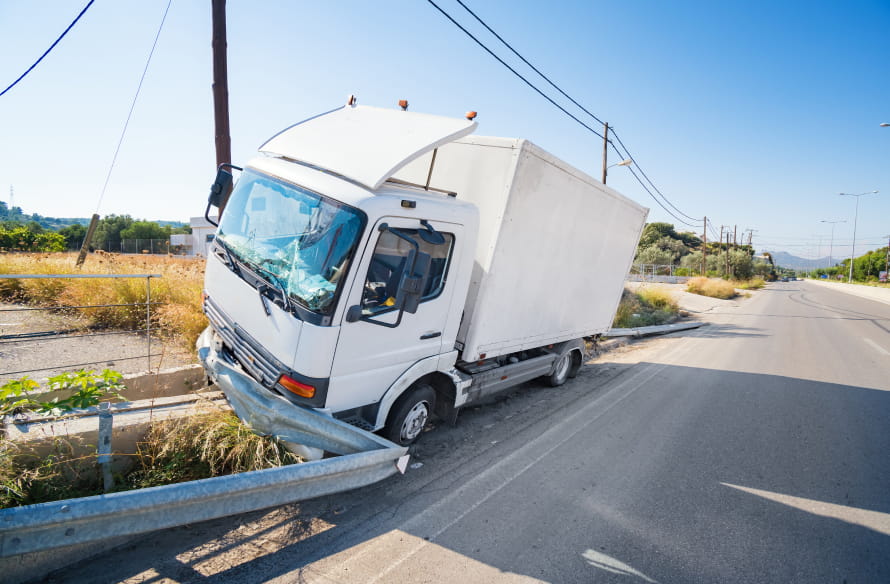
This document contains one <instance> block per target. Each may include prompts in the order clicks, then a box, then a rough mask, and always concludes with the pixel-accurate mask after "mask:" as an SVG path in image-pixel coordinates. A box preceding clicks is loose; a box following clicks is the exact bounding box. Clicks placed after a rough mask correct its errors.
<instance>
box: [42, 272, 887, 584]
mask: <svg viewBox="0 0 890 584" xmlns="http://www.w3.org/2000/svg"><path fill="white" fill-rule="evenodd" d="M703 317H704V318H706V319H707V320H708V321H709V322H710V323H711V324H710V325H709V326H707V327H704V328H702V329H699V330H696V331H688V332H686V333H679V334H677V335H672V336H671V337H665V338H661V339H655V340H651V341H646V342H644V343H642V344H640V345H637V346H635V347H634V348H631V349H627V350H622V351H618V352H617V353H614V354H609V355H608V356H606V357H604V358H600V359H598V360H597V361H595V362H594V363H593V364H590V365H588V366H586V367H585V368H584V369H583V370H582V374H581V375H580V376H579V377H578V378H577V379H575V380H573V381H572V382H570V383H569V384H567V385H566V386H564V387H563V388H557V389H541V388H538V387H535V386H532V385H527V386H525V387H523V388H520V389H519V390H517V391H516V392H513V393H512V394H510V395H509V396H507V397H506V398H504V399H501V400H499V401H498V402H497V403H495V404H492V405H488V406H485V407H482V408H475V409H472V410H470V411H468V412H464V413H463V414H462V419H461V422H460V424H459V425H458V427H457V428H450V427H440V428H437V429H435V430H434V431H432V432H428V433H426V434H425V435H424V436H423V437H422V441H421V443H420V444H419V445H418V447H417V448H416V450H415V453H414V455H415V456H414V459H413V460H414V461H415V463H418V462H419V463H421V465H422V466H419V467H418V466H415V467H414V468H412V469H410V470H409V472H408V474H407V475H405V476H404V477H395V478H393V479H390V480H387V481H385V482H384V483H381V484H378V485H375V486H373V487H369V488H366V489H362V490H359V491H354V492H352V493H346V494H341V495H337V496H331V497H325V498H322V499H318V500H315V501H311V502H308V503H304V504H302V505H300V506H292V507H288V508H283V509H279V510H275V511H273V512H271V513H265V514H262V513H260V514H252V515H249V516H242V517H240V518H235V519H232V518H229V519H226V520H219V521H216V522H208V523H206V524H201V525H198V526H193V527H192V528H191V529H179V530H168V531H166V532H164V533H162V534H158V535H155V536H152V537H150V538H148V539H146V540H142V541H140V542H138V543H137V544H134V545H131V546H130V547H129V548H124V549H122V550H118V551H117V552H113V553H110V554H107V555H106V556H104V557H100V558H97V559H95V560H90V561H89V562H87V563H84V564H82V565H80V566H76V567H74V568H71V569H68V570H65V571H63V572H60V573H57V574H56V575H55V576H54V580H53V581H60V582H61V581H64V582H88V581H89V582H92V581H103V582H107V581H132V582H137V581H144V582H193V581H194V582H197V581H217V582H236V581H237V582H263V581H277V582H325V583H327V582H461V583H463V582H486V583H489V582H539V581H543V582H560V583H563V582H585V583H586V582H616V583H619V582H620V583H632V582H641V583H651V582H660V583H674V582H783V583H784V582H807V583H810V582H837V583H843V582H849V583H851V584H852V583H854V582H890V305H887V304H882V303H878V302H874V301H871V300H866V299H861V298H857V297H854V296H849V295H845V294H843V293H841V292H837V291H834V290H831V289H828V288H826V287H819V286H817V285H815V284H810V283H806V282H789V283H776V284H772V285H770V286H769V287H768V288H767V289H765V290H762V291H759V292H757V293H755V294H754V295H753V297H751V298H747V299H743V300H740V301H731V302H723V303H720V304H719V306H717V307H716V308H713V309H711V310H709V311H707V312H706V313H705V314H703Z"/></svg>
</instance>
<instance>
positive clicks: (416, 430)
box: [384, 384, 436, 446]
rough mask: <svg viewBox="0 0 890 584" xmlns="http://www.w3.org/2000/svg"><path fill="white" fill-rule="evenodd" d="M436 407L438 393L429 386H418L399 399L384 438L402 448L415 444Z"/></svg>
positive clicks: (391, 414) (390, 416) (390, 415)
mask: <svg viewBox="0 0 890 584" xmlns="http://www.w3.org/2000/svg"><path fill="white" fill-rule="evenodd" d="M435 407H436V392H435V391H434V390H433V388H432V387H431V386H429V385H427V384H423V385H418V386H417V387H416V388H415V389H414V390H413V391H410V390H409V391H408V393H406V394H405V395H404V396H402V397H401V398H399V401H397V402H396V405H395V406H394V407H393V409H392V411H391V412H390V414H389V422H388V423H387V425H386V429H385V430H384V436H386V438H387V439H388V440H390V441H391V442H395V443H396V444H399V445H401V446H408V445H409V444H413V443H414V442H415V441H416V440H417V438H418V437H419V436H420V433H421V432H422V431H423V427H424V426H426V423H427V422H428V421H429V419H430V416H432V414H433V411H434V409H435Z"/></svg>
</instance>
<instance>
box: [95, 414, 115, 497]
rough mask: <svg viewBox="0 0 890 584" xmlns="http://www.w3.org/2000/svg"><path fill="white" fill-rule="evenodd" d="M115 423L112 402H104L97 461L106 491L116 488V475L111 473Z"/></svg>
mask: <svg viewBox="0 0 890 584" xmlns="http://www.w3.org/2000/svg"><path fill="white" fill-rule="evenodd" d="M113 425H114V421H113V418H112V416H111V404H110V403H109V402H102V403H101V404H99V438H98V442H99V445H98V452H97V453H98V455H99V456H98V459H97V462H98V463H99V466H100V467H101V468H102V482H103V486H104V487H105V492H106V493H107V492H109V491H111V489H113V488H114V477H113V476H112V475H111V430H112V426H113Z"/></svg>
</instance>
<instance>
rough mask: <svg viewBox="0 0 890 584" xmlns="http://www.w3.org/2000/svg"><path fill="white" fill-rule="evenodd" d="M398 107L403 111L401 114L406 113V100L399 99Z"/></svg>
mask: <svg viewBox="0 0 890 584" xmlns="http://www.w3.org/2000/svg"><path fill="white" fill-rule="evenodd" d="M399 107H400V108H402V111H403V112H406V111H408V100H407V99H400V100H399Z"/></svg>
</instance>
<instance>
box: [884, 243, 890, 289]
mask: <svg viewBox="0 0 890 584" xmlns="http://www.w3.org/2000/svg"><path fill="white" fill-rule="evenodd" d="M884 271H885V272H887V278H888V279H890V235H888V236H887V260H886V261H885V262H884Z"/></svg>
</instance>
